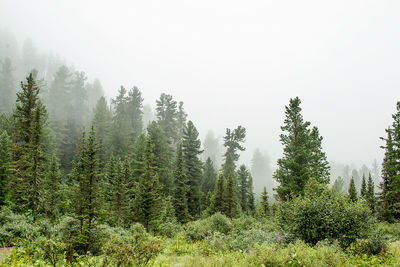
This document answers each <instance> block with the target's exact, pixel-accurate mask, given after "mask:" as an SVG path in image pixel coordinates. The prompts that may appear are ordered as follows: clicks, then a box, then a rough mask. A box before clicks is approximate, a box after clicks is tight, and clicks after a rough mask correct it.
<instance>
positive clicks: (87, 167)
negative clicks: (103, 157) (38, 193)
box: [72, 126, 101, 253]
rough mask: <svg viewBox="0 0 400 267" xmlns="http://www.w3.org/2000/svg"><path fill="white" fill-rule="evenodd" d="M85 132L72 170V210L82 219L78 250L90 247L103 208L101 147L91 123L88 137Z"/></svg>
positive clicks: (84, 251)
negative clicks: (100, 186) (99, 163)
mask: <svg viewBox="0 0 400 267" xmlns="http://www.w3.org/2000/svg"><path fill="white" fill-rule="evenodd" d="M85 135H86V134H85V132H83V133H82V139H81V141H80V145H79V147H78V152H77V158H76V160H75V162H74V169H73V172H72V177H73V180H74V184H73V188H72V203H73V210H72V213H73V216H74V217H75V218H76V219H78V220H79V221H80V230H79V238H78V240H79V244H77V246H76V249H77V251H78V252H79V253H86V252H87V251H90V250H91V244H93V242H94V239H93V238H94V232H95V229H96V224H95V222H96V219H97V218H99V216H100V212H101V202H100V200H101V199H100V197H101V195H100V188H99V185H100V173H99V169H98V159H97V153H98V147H97V143H96V139H95V132H94V127H93V126H92V128H91V131H90V133H89V137H88V138H87V140H86V138H85Z"/></svg>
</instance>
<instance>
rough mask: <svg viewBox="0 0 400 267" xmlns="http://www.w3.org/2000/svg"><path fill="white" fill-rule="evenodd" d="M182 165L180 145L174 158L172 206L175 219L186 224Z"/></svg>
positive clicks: (186, 182) (184, 177)
mask: <svg viewBox="0 0 400 267" xmlns="http://www.w3.org/2000/svg"><path fill="white" fill-rule="evenodd" d="M183 164H184V163H183V152H182V145H181V144H179V145H178V148H177V150H176V156H175V170H174V187H173V206H174V210H175V217H176V219H177V220H178V222H180V223H186V222H188V221H189V220H190V215H189V212H188V203H187V191H188V185H187V184H188V181H187V180H188V179H187V177H186V174H185V169H184V165H183Z"/></svg>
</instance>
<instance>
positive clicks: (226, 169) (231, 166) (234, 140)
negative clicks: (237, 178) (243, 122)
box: [222, 126, 246, 177]
mask: <svg viewBox="0 0 400 267" xmlns="http://www.w3.org/2000/svg"><path fill="white" fill-rule="evenodd" d="M245 138H246V129H245V128H244V127H242V126H238V127H237V128H236V129H234V130H233V131H232V130H231V129H226V133H225V136H224V146H225V147H226V152H225V155H224V157H225V163H224V165H223V166H222V169H223V173H224V176H226V177H227V176H228V175H230V174H232V173H234V172H235V168H236V161H237V160H238V159H239V154H238V150H239V151H244V150H245V148H244V147H243V146H242V144H241V143H243V142H244V140H245Z"/></svg>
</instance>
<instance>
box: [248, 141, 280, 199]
mask: <svg viewBox="0 0 400 267" xmlns="http://www.w3.org/2000/svg"><path fill="white" fill-rule="evenodd" d="M251 175H252V177H253V180H254V188H255V189H256V190H257V191H256V193H261V192H262V189H263V187H264V186H267V188H268V189H269V190H270V189H272V188H273V187H275V185H274V180H273V179H272V170H271V162H270V159H269V157H268V155H267V153H261V151H260V150H259V149H258V148H257V149H256V150H255V151H254V153H253V157H252V159H251ZM268 193H271V194H272V193H273V192H272V191H270V192H268Z"/></svg>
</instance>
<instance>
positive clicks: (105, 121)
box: [93, 96, 112, 168]
mask: <svg viewBox="0 0 400 267" xmlns="http://www.w3.org/2000/svg"><path fill="white" fill-rule="evenodd" d="M93 112H94V115H93V126H94V127H95V129H96V139H97V140H98V143H99V165H100V168H102V166H104V165H105V163H106V161H107V157H108V155H109V150H110V149H109V143H110V140H109V139H110V132H111V119H112V113H111V110H110V108H109V107H108V104H107V101H106V99H105V98H104V96H102V97H100V98H99V100H98V101H97V104H96V107H95V108H94V111H93Z"/></svg>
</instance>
